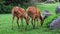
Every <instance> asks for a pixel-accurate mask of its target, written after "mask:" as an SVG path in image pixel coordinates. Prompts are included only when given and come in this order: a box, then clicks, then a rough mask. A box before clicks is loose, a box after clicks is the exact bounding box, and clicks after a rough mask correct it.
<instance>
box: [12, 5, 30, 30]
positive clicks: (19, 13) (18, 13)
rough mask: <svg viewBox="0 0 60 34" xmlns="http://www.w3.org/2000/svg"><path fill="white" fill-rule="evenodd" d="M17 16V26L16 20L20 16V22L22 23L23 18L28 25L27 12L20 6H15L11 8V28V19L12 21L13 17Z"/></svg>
mask: <svg viewBox="0 0 60 34" xmlns="http://www.w3.org/2000/svg"><path fill="white" fill-rule="evenodd" d="M15 16H16V17H17V25H18V28H19V23H18V20H19V18H21V22H22V23H23V18H24V19H25V20H26V24H27V25H28V21H29V20H28V15H27V13H25V10H24V9H23V8H21V7H18V6H15V7H13V9H12V29H13V21H14V17H15Z"/></svg>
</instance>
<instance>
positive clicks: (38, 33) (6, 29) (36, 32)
mask: <svg viewBox="0 0 60 34" xmlns="http://www.w3.org/2000/svg"><path fill="white" fill-rule="evenodd" d="M57 5H58V3H55V4H41V5H37V8H38V9H39V10H40V11H41V13H42V12H43V10H44V9H48V10H49V11H50V12H51V13H53V15H51V16H49V17H48V18H46V19H45V21H44V24H43V26H42V27H41V26H40V24H39V22H38V26H37V24H36V27H35V29H32V25H31V21H30V23H29V26H28V28H27V30H25V27H26V22H25V20H24V21H23V22H24V24H23V26H22V25H21V24H22V23H21V21H20V20H19V24H20V29H19V30H18V27H17V24H16V18H15V20H14V29H13V30H12V29H11V27H12V15H11V14H0V34H60V30H59V29H55V30H50V29H49V28H47V25H48V24H49V23H50V22H51V21H52V19H55V18H56V17H58V16H59V14H58V15H56V14H55V9H56V6H57Z"/></svg>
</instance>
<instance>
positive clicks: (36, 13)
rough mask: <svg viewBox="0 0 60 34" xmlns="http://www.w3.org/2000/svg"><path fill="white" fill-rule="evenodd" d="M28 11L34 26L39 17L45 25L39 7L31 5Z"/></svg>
mask: <svg viewBox="0 0 60 34" xmlns="http://www.w3.org/2000/svg"><path fill="white" fill-rule="evenodd" d="M26 12H27V13H28V15H29V16H30V17H31V18H32V21H31V22H32V25H33V28H34V27H35V25H34V22H35V20H38V19H40V20H41V26H42V25H43V22H44V19H43V18H42V16H41V13H40V11H39V10H38V9H37V8H35V7H34V6H29V7H28V8H27V9H26Z"/></svg>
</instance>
